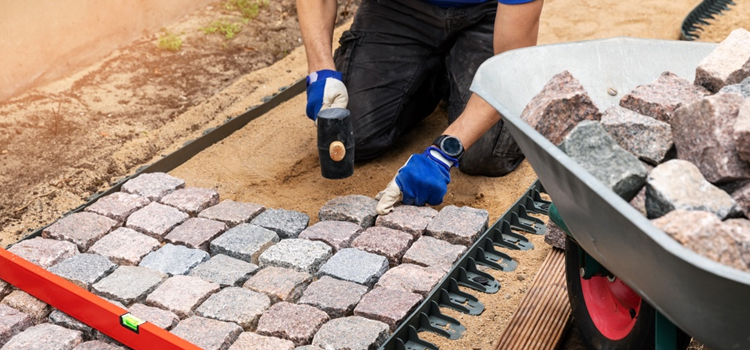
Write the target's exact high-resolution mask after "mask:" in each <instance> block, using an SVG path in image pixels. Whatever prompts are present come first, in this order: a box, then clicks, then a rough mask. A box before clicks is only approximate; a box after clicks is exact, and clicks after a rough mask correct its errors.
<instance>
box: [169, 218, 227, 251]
mask: <svg viewBox="0 0 750 350" xmlns="http://www.w3.org/2000/svg"><path fill="white" fill-rule="evenodd" d="M226 229H227V224H225V223H223V222H221V221H214V220H209V219H203V218H190V219H187V220H186V221H185V222H183V223H182V224H180V225H178V226H177V227H175V228H174V229H172V231H171V232H169V234H167V235H166V237H164V240H166V241H167V242H169V243H174V244H182V245H185V246H187V247H189V248H198V249H202V250H205V251H208V245H209V243H210V242H211V240H212V239H214V238H216V237H217V236H219V235H220V234H221V233H222V232H224V231H226Z"/></svg>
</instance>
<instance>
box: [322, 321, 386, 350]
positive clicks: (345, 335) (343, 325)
mask: <svg viewBox="0 0 750 350" xmlns="http://www.w3.org/2000/svg"><path fill="white" fill-rule="evenodd" d="M388 336H389V328H388V325H387V324H385V323H383V322H380V321H375V320H370V319H367V318H364V317H359V316H350V317H344V318H337V319H335V320H331V321H329V322H328V323H326V324H324V325H323V327H320V330H319V331H318V333H317V334H315V338H314V339H313V345H317V346H320V347H321V348H323V349H351V350H355V349H357V350H373V349H377V348H378V347H379V346H380V345H382V344H383V343H384V342H385V341H386V339H388Z"/></svg>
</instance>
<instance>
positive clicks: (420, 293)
mask: <svg viewBox="0 0 750 350" xmlns="http://www.w3.org/2000/svg"><path fill="white" fill-rule="evenodd" d="M376 204H377V201H375V200H374V199H372V198H369V197H366V196H359V195H351V196H345V197H338V198H335V199H333V200H331V201H329V202H328V203H326V204H325V205H324V206H323V207H322V208H321V209H320V211H319V213H318V216H319V219H320V221H319V222H318V223H316V224H314V225H312V226H309V227H308V223H309V217H308V215H306V214H304V213H301V212H297V211H290V210H283V209H271V208H264V207H263V206H260V205H257V204H251V203H240V202H234V201H231V200H224V201H221V202H220V201H219V194H218V193H217V192H216V191H215V190H212V189H205V188H185V182H184V181H183V180H181V179H177V178H174V177H172V176H170V175H168V174H164V173H152V174H143V175H140V176H138V177H136V178H134V179H131V180H129V181H128V182H126V183H125V184H124V185H123V186H122V192H117V193H113V194H111V195H108V196H105V197H103V198H101V199H99V200H98V201H97V202H95V203H94V204H93V205H91V206H89V207H87V208H85V210H84V211H82V212H79V213H75V214H71V215H69V216H67V217H64V218H62V219H60V220H58V221H57V222H56V223H54V224H53V225H51V226H50V227H48V228H47V229H45V230H44V232H43V237H37V238H33V239H28V240H23V241H21V242H19V243H17V244H15V245H14V246H12V247H11V248H10V249H9V250H10V251H11V252H13V253H15V254H17V255H19V256H21V257H23V258H25V259H27V260H30V261H31V262H33V263H35V264H37V265H39V266H41V267H43V268H45V269H47V270H48V271H50V272H52V273H55V274H57V275H59V276H62V277H64V278H66V279H68V280H69V281H72V282H73V283H75V284H77V285H79V286H80V287H82V288H84V289H87V290H89V291H91V292H93V293H95V294H97V295H99V296H102V297H104V298H106V299H108V300H110V301H112V302H113V303H115V304H118V305H120V306H121V307H123V308H125V309H127V310H128V311H129V312H130V313H131V314H132V315H134V316H136V317H138V318H140V319H143V320H146V321H149V322H151V323H153V324H155V325H157V326H159V327H162V328H164V329H167V330H170V331H171V332H172V333H174V334H176V335H178V336H180V337H182V338H184V339H186V340H188V341H190V342H192V343H194V344H196V345H198V346H199V347H201V348H203V349H207V350H219V349H222V350H225V349H231V350H248V349H274V350H284V349H289V350H291V349H295V348H297V349H307V350H313V349H315V350H321V349H374V348H377V346H379V345H380V344H381V343H382V342H383V341H384V340H386V339H387V337H388V336H389V335H390V334H391V332H393V331H394V330H395V329H396V327H397V326H398V325H399V324H400V322H402V321H403V320H404V319H405V318H406V317H407V316H408V315H409V314H410V312H411V311H412V310H413V309H414V308H415V307H416V306H417V305H418V304H419V303H420V302H421V301H422V300H423V298H424V297H425V296H426V295H427V294H428V293H429V292H430V291H431V290H432V289H433V288H434V287H435V286H436V285H437V284H438V282H440V280H441V279H442V278H443V277H444V276H445V275H446V274H447V272H448V271H449V270H450V269H451V268H452V265H453V263H454V262H455V261H456V260H457V259H458V258H459V257H460V256H461V255H462V254H463V253H464V252H465V251H466V250H467V246H469V245H471V244H472V243H473V242H474V241H475V240H476V238H477V237H478V236H479V235H480V234H481V233H483V232H484V231H485V230H486V229H487V224H488V219H489V217H488V213H487V211H485V210H479V209H474V208H469V207H455V206H446V207H444V208H443V209H442V210H440V212H438V211H436V210H435V209H432V208H429V207H414V206H400V207H397V208H396V209H395V210H394V211H393V212H392V213H390V214H388V215H386V216H377V214H376V212H375V206H376ZM0 299H2V301H1V302H0V347H1V349H2V350H16V349H38V350H46V349H76V350H84V349H85V350H94V349H102V350H105V349H106V350H111V349H123V348H124V347H122V345H120V344H118V343H117V342H115V341H114V340H112V339H109V338H108V337H107V336H105V335H103V334H101V333H99V332H98V331H96V330H94V329H91V328H90V327H88V326H86V325H85V324H82V323H81V322H78V321H76V320H75V319H72V318H71V317H69V316H68V315H66V314H64V313H62V312H60V311H59V310H54V309H53V308H52V307H51V306H49V305H46V304H45V303H43V302H41V301H39V300H37V299H35V298H33V297H32V296H30V295H29V294H27V293H25V292H23V291H20V290H14V289H13V288H11V286H9V285H8V284H6V283H4V282H2V281H0Z"/></svg>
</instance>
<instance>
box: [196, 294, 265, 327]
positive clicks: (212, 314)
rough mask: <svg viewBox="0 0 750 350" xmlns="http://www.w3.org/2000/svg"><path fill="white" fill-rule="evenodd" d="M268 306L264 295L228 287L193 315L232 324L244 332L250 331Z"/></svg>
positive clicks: (209, 299) (212, 297)
mask: <svg viewBox="0 0 750 350" xmlns="http://www.w3.org/2000/svg"><path fill="white" fill-rule="evenodd" d="M270 306H271V299H270V298H268V296H267V295H265V294H262V293H258V292H253V291H251V290H249V289H245V288H240V287H229V288H224V289H223V290H221V291H220V292H218V293H216V294H214V295H212V296H210V297H209V298H208V300H206V301H205V302H204V303H203V304H201V306H200V307H198V309H197V310H196V311H195V313H196V314H197V315H198V316H203V317H208V318H213V319H216V320H219V321H227V322H234V323H236V324H238V325H240V326H241V327H242V328H244V329H245V330H246V331H252V330H254V329H255V326H256V325H257V324H258V319H259V318H260V315H262V314H263V312H264V311H266V309H268V307H270Z"/></svg>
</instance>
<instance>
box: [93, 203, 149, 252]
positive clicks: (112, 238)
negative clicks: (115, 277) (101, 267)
mask: <svg viewBox="0 0 750 350" xmlns="http://www.w3.org/2000/svg"><path fill="white" fill-rule="evenodd" d="M118 193H119V192H118ZM160 246H161V245H160V244H159V241H158V240H157V239H155V238H153V237H149V236H146V235H144V234H142V233H140V232H138V231H135V230H133V229H129V228H127V227H120V228H118V229H116V230H114V231H112V232H111V233H110V234H108V235H106V236H104V237H102V238H101V239H100V240H98V241H96V243H94V245H93V246H91V248H89V253H92V254H99V255H101V256H105V257H107V258H109V260H111V261H112V262H114V263H115V264H118V265H129V266H134V265H138V263H139V262H141V259H143V257H144V256H146V255H147V254H148V253H151V252H153V251H154V250H156V249H157V248H159V247H160Z"/></svg>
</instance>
